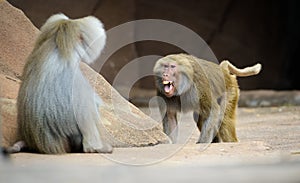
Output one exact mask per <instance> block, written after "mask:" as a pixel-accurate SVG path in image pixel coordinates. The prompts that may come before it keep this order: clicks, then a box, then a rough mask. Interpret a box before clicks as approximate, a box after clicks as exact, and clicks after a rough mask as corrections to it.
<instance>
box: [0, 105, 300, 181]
mask: <svg viewBox="0 0 300 183" xmlns="http://www.w3.org/2000/svg"><path fill="white" fill-rule="evenodd" d="M142 110H144V111H145V112H146V113H148V114H149V115H150V116H152V117H153V118H156V119H159V117H158V113H157V112H158V111H157V109H156V108H151V109H147V108H143V109H142ZM180 119H181V122H180V135H179V140H178V144H163V145H157V146H152V147H143V148H116V149H114V152H113V154H107V155H104V154H66V155H40V154H30V153H19V154H14V155H12V156H11V157H10V159H9V160H7V161H2V163H1V164H2V165H1V166H0V182H1V183H2V182H3V183H4V182H16V181H18V182H20V181H22V182H41V181H42V182H54V181H61V182H83V181H90V180H92V181H97V182H103V181H106V182H108V181H109V182H125V183H126V182H154V181H155V182H165V181H176V182H220V181H222V182H300V107H292V106H291V107H288V106H286V107H274V108H240V109H239V110H238V123H237V132H238V137H239V140H240V142H238V143H218V144H195V142H196V141H197V139H198V135H199V132H198V131H197V130H196V127H195V124H194V122H193V121H192V117H191V114H186V115H183V116H181V118H180Z"/></svg>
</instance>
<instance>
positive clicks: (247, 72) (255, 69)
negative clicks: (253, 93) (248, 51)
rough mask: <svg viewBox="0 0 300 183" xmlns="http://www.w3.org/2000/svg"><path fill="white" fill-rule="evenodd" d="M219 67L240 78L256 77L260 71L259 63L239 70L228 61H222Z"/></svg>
mask: <svg viewBox="0 0 300 183" xmlns="http://www.w3.org/2000/svg"><path fill="white" fill-rule="evenodd" d="M220 66H221V67H222V68H224V69H228V70H229V72H230V73H232V74H235V75H237V76H241V77H246V76H252V75H256V74H258V73H259V72H260V70H261V64H259V63H258V64H255V65H254V66H251V67H246V68H243V69H239V68H236V67H235V66H234V65H232V64H231V63H230V62H229V61H227V60H224V61H223V62H221V64H220Z"/></svg>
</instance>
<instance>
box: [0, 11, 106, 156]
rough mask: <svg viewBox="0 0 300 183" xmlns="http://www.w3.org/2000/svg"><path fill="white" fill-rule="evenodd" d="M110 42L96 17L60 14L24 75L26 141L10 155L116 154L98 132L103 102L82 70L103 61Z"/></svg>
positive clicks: (22, 129) (21, 122) (21, 115)
mask: <svg viewBox="0 0 300 183" xmlns="http://www.w3.org/2000/svg"><path fill="white" fill-rule="evenodd" d="M105 41H106V34H105V30H104V28H103V24H102V23H101V21H99V20H98V19H97V18H95V17H92V16H88V17H84V18H80V19H73V20H72V19H69V18H68V17H67V16H65V15H64V14H56V15H53V16H51V17H50V18H49V19H48V20H47V21H46V23H45V24H44V25H43V26H42V27H41V32H40V34H39V36H38V38H37V40H36V43H35V46H34V49H33V51H32V52H31V54H30V55H29V57H28V58H27V62H26V65H25V67H24V70H23V74H22V83H21V86H20V90H19V93H18V99H17V109H18V116H17V122H18V128H19V134H20V141H18V142H17V143H15V144H14V146H12V147H10V148H8V149H7V150H6V151H8V152H9V153H14V152H19V151H22V150H24V148H26V149H27V150H29V151H34V152H38V153H46V154H60V153H69V152H87V153H94V152H98V153H111V152H112V146H111V145H110V144H108V143H106V142H104V141H103V140H102V139H101V137H100V132H99V128H98V127H99V124H100V123H101V117H100V115H99V112H98V107H99V106H100V105H102V101H101V99H100V97H99V96H98V95H97V94H96V93H95V91H94V90H93V88H92V86H91V85H90V84H89V82H88V81H87V79H86V78H85V77H84V76H83V74H82V72H81V70H80V68H79V64H80V61H84V62H86V63H92V62H93V61H94V60H95V59H96V58H97V57H98V56H99V55H100V53H101V51H102V50H103V48H104V45H105Z"/></svg>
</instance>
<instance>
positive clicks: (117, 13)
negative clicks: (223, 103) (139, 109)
mask: <svg viewBox="0 0 300 183" xmlns="http://www.w3.org/2000/svg"><path fill="white" fill-rule="evenodd" d="M9 2H10V3H11V4H12V5H14V6H16V7H18V8H20V9H21V10H23V11H24V13H25V14H26V15H27V16H28V17H29V19H30V20H31V21H32V22H33V24H34V25H35V26H37V27H38V28H39V27H40V26H41V25H42V24H43V23H44V22H45V20H46V19H47V18H48V17H49V16H51V15H52V14H54V13H58V12H62V13H65V14H66V15H67V16H69V17H71V18H78V17H82V16H86V15H94V16H96V17H98V18H99V19H101V20H102V22H103V23H104V25H105V28H106V29H107V30H108V29H110V28H112V27H115V26H117V25H120V24H122V23H125V22H128V21H131V20H138V19H149V18H151V19H163V20H170V21H173V22H177V23H179V24H182V25H184V26H186V27H188V28H190V29H191V30H193V31H195V32H196V33H197V34H198V35H199V36H201V37H202V38H203V39H204V40H205V41H206V42H207V43H208V44H209V46H210V48H211V49H212V50H213V52H214V53H215V55H216V57H217V58H218V59H219V60H222V59H229V60H230V61H231V62H233V63H234V64H235V65H236V66H238V67H244V66H248V65H252V64H255V63H257V62H261V63H262V65H263V71H262V72H261V74H260V75H258V76H254V77H249V78H239V83H240V87H241V89H243V90H249V89H275V90H289V89H300V79H299V71H298V69H299V68H300V67H299V66H300V61H299V60H298V58H299V56H298V55H297V52H298V51H300V50H299V47H300V46H299V43H300V42H299V40H300V36H299V33H300V24H299V22H300V21H299V19H300V1H297V0H290V1H284V0H277V1H276V0H242V1H238V0H186V1H182V0H163V1H160V0H84V1H83V0H63V1H62V0H51V1H50V0H49V1H45V0H26V1H24V0H9ZM176 52H181V50H179V49H178V48H176V47H175V46H172V45H168V44H166V43H161V42H155V41H143V42H139V43H134V44H130V45H127V46H125V47H123V48H122V49H120V50H118V51H117V52H116V53H115V54H114V55H113V56H112V57H111V58H110V59H109V61H108V62H106V63H105V65H104V67H103V69H102V70H101V71H100V73H101V74H103V75H104V77H105V78H106V79H107V80H108V81H109V82H112V81H113V79H114V77H115V75H116V74H117V73H118V71H119V70H120V69H121V68H122V67H123V66H124V65H125V64H127V63H129V62H130V61H131V60H132V59H134V58H137V57H140V56H144V55H150V54H155V55H162V56H164V55H166V54H170V53H176ZM144 81H145V82H140V83H137V84H136V86H137V87H140V88H146V89H151V88H153V86H154V85H153V81H152V78H144Z"/></svg>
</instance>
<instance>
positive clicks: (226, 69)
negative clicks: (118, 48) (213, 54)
mask: <svg viewBox="0 0 300 183" xmlns="http://www.w3.org/2000/svg"><path fill="white" fill-rule="evenodd" d="M168 64H173V65H175V66H176V70H174V72H173V71H172V72H170V70H168V68H167V69H166V67H167V65H168ZM173 67H174V66H173ZM260 69H261V66H260V65H256V66H254V67H249V68H246V69H237V68H236V67H234V66H233V65H232V64H231V63H229V62H228V61H224V62H222V63H221V64H220V65H217V64H215V63H213V62H209V61H205V60H202V59H199V58H196V57H194V56H191V55H186V54H175V55H168V56H166V57H163V58H161V59H159V60H158V61H157V62H156V64H155V66H154V69H153V71H154V75H155V83H156V86H157V93H158V96H160V97H162V98H163V99H164V100H163V101H164V102H165V103H163V102H159V107H160V111H161V113H162V116H163V127H164V132H165V133H166V134H167V135H169V136H170V138H171V139H172V140H173V142H176V138H177V130H178V129H177V117H176V115H177V112H187V111H194V118H195V120H196V122H197V126H198V129H199V130H200V131H201V133H200V137H199V140H198V143H210V142H237V141H238V138H237V135H236V129H235V126H236V124H235V123H236V109H237V103H238V99H239V87H238V84H237V80H236V76H235V75H234V74H238V75H239V76H249V75H254V74H258V73H259V71H260ZM168 72H169V74H166V73H168ZM165 76H168V80H172V81H174V88H175V90H174V93H173V94H172V95H170V94H169V93H167V94H166V92H165V91H164V85H163V84H162V83H163V80H165V79H164V77H165ZM170 78H171V79H170ZM159 101H161V100H159Z"/></svg>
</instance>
